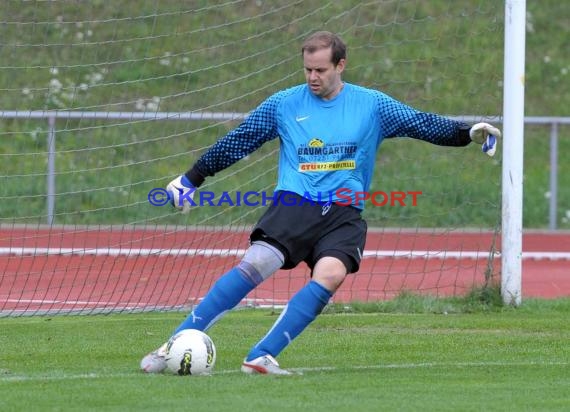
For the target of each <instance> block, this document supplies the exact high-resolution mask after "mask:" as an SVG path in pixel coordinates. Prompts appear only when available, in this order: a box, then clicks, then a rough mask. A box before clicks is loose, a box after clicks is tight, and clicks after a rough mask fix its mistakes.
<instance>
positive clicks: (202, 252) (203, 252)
mask: <svg viewBox="0 0 570 412" xmlns="http://www.w3.org/2000/svg"><path fill="white" fill-rule="evenodd" d="M245 251H246V249H223V248H220V249H158V248H58V247H50V248H41V247H0V256H3V255H4V256H8V255H11V256H53V255H66V256H126V257H138V256H204V257H213V256H220V257H226V256H243V255H244V254H245ZM500 256H501V254H500V253H495V255H494V256H493V258H495V259H497V258H500ZM488 257H489V252H488V251H469V250H465V251H456V250H451V251H448V250H365V251H364V254H363V258H375V259H377V258H408V259H487V258H488ZM522 259H546V260H570V252H522Z"/></svg>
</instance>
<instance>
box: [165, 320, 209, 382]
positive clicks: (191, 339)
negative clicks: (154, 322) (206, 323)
mask: <svg viewBox="0 0 570 412" xmlns="http://www.w3.org/2000/svg"><path fill="white" fill-rule="evenodd" d="M165 359H166V366H167V368H168V370H169V371H170V372H172V373H173V374H176V375H209V374H210V373H212V369H214V364H215V363H216V347H215V346H214V342H213V341H212V339H211V338H210V337H209V336H208V335H206V334H205V333H204V332H201V331H199V330H196V329H186V330H182V331H180V332H178V333H177V334H175V335H174V336H172V337H171V338H170V340H169V341H168V344H167V345H166V356H165Z"/></svg>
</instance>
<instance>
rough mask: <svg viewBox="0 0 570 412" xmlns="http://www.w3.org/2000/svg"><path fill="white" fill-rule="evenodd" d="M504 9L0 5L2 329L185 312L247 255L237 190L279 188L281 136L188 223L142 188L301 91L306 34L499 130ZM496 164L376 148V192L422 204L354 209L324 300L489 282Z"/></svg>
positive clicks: (389, 81) (269, 287) (343, 2)
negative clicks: (358, 226)
mask: <svg viewBox="0 0 570 412" xmlns="http://www.w3.org/2000/svg"><path fill="white" fill-rule="evenodd" d="M502 14H503V10H502V4H501V2H497V1H494V0H476V1H473V0H433V1H429V2H426V1H421V0H394V1H389V0H381V1H365V2H362V1H348V0H340V1H330V2H327V1H301V0H299V1H293V0H291V1H271V2H269V1H251V0H248V1H241V0H227V1H222V0H218V1H210V0H208V1H192V2H183V1H178V0H160V1H159V0H146V1H132V0H127V1H122V2H103V1H101V2H7V3H6V4H5V5H4V6H3V13H2V15H1V17H0V23H1V25H0V27H1V29H0V30H1V33H2V35H1V36H0V42H1V46H2V47H0V89H1V95H0V101H1V106H2V110H1V111H0V124H1V127H0V139H1V140H2V146H1V147H2V148H1V149H0V164H1V167H0V170H1V179H2V184H1V185H0V204H1V207H0V209H1V214H0V315H2V316H19V315H32V314H46V313H50V314H52V313H86V314H87V313H101V312H115V311H147V310H178V309H180V310H187V309H188V308H189V307H191V306H192V305H194V304H196V303H197V302H199V301H200V299H201V298H202V297H203V296H204V294H205V293H206V291H207V290H208V289H209V287H210V286H211V285H212V283H213V282H214V281H215V279H216V278H217V277H218V276H220V275H221V274H223V273H224V272H226V271H227V270H228V269H230V268H231V267H233V266H234V265H235V264H236V262H237V261H239V259H240V257H241V255H242V254H243V252H244V250H245V249H246V248H247V245H248V235H249V231H250V229H251V227H252V225H253V224H254V223H255V222H256V220H257V219H258V218H259V216H260V215H261V213H262V212H263V210H264V209H265V207H264V206H263V205H259V206H257V207H254V206H250V205H247V204H240V205H238V204H237V201H236V199H237V198H236V197H235V196H233V195H235V194H236V193H238V192H240V193H245V192H248V191H254V192H257V193H262V192H263V193H269V194H270V193H271V192H272V191H273V188H274V185H275V180H276V159H277V152H278V150H279V147H278V142H277V141H273V142H270V143H267V144H265V145H264V146H263V147H262V148H261V149H259V150H258V151H256V152H255V153H253V154H252V155H250V156H248V157H246V158H244V159H242V160H241V161H240V162H238V163H236V164H235V165H234V166H233V167H232V168H230V169H227V170H225V171H223V172H221V173H219V174H218V175H216V176H215V177H213V178H209V179H207V181H206V182H205V184H204V185H203V186H202V187H201V190H203V191H209V192H211V193H213V194H214V197H213V198H212V205H205V206H202V207H198V208H195V209H194V210H193V211H192V212H191V213H190V214H188V215H181V214H177V213H175V212H174V211H173V210H172V208H170V207H168V206H158V205H153V204H152V203H153V202H155V200H156V199H159V197H160V196H158V195H157V196H155V197H152V191H153V189H156V188H163V187H165V185H166V184H167V183H168V182H169V181H170V180H172V179H173V178H174V177H176V176H177V175H179V174H181V173H183V172H185V171H186V170H187V169H188V168H189V167H190V166H191V165H192V164H193V162H194V161H196V160H197V159H198V157H199V156H200V155H201V154H202V153H204V151H205V150H206V149H207V148H208V147H209V145H211V144H212V143H213V142H215V141H216V139H218V138H219V137H221V136H223V135H224V134H225V133H227V132H228V131H229V130H231V129H232V128H234V127H235V126H237V125H238V124H239V122H240V121H241V120H242V119H243V118H244V116H246V115H247V113H248V112H249V111H251V110H252V109H253V108H255V107H256V106H257V105H258V104H259V103H261V102H262V101H263V100H264V99H265V98H267V97H268V96H269V95H271V94H272V93H274V92H276V91H278V90H281V89H283V88H286V87H290V86H293V85H296V84H299V83H302V82H304V77H303V72H302V60H301V53H300V44H301V42H302V41H303V39H304V38H305V37H306V36H307V35H309V34H310V33H312V32H313V31H315V30H317V29H326V30H330V31H334V32H336V33H338V34H339V35H340V36H341V37H343V39H344V40H345V41H346V43H347V44H348V66H347V70H346V72H345V80H346V81H349V82H352V83H358V84H361V85H364V86H367V87H372V88H376V89H379V90H381V91H383V92H385V93H387V94H389V95H392V96H393V97H395V98H397V99H399V100H402V101H403V102H405V103H407V104H410V105H412V106H414V107H416V108H418V109H420V110H423V111H430V112H436V113H441V114H445V115H448V116H452V117H457V118H459V119H463V120H466V121H468V122H475V121H482V120H487V121H491V122H493V121H495V122H496V121H497V117H498V116H500V111H501V107H502V106H501V105H502V84H501V78H502V61H503V57H502V56H503V47H502V44H503V25H502V21H503V17H502ZM499 159H500V155H496V157H495V158H493V159H491V158H489V157H487V156H484V155H482V153H481V150H480V148H478V147H475V145H470V146H469V147H467V148H444V147H436V146H432V145H429V144H427V143H423V142H419V141H413V140H412V139H406V138H402V139H391V140H390V141H386V142H384V143H383V145H382V147H381V148H380V150H379V152H378V154H377V167H376V171H375V177H374V180H373V183H372V188H371V190H372V191H374V192H383V193H386V194H391V193H394V192H405V193H408V192H421V194H418V195H417V196H416V199H415V202H412V200H413V199H412V198H411V197H410V196H408V197H406V198H405V200H404V202H390V201H388V202H387V203H386V204H384V205H382V206H379V205H374V204H371V203H370V202H369V203H368V204H367V208H366V210H365V212H364V215H365V218H366V219H367V222H368V226H369V234H368V240H367V244H366V250H365V251H364V257H363V262H362V265H361V269H360V271H359V272H358V273H356V274H352V275H350V276H349V277H348V278H347V280H346V282H345V283H344V284H343V285H342V287H341V289H340V290H339V291H338V293H337V294H336V295H335V298H334V299H335V301H336V302H346V303H349V302H352V301H377V300H382V299H390V298H393V297H394V296H397V295H398V294H400V293H402V292H404V291H410V292H412V293H418V294H429V295H433V296H450V295H463V294H465V293H467V292H468V291H469V290H470V289H472V288H473V287H476V286H481V285H483V284H485V282H488V281H489V280H490V278H491V277H492V275H493V274H496V273H498V265H499V263H500V262H499V260H498V259H496V255H495V248H496V245H495V239H496V237H497V236H496V235H497V231H498V230H499V229H498V228H499V223H500V161H499ZM225 192H227V193H230V194H233V195H232V197H231V199H232V200H233V201H228V200H227V199H226V201H220V196H221V195H222V194H223V193H225ZM155 194H156V192H155ZM159 194H160V193H159ZM258 200H259V199H258ZM260 203H263V202H260ZM414 203H415V204H414ZM291 224H292V225H294V224H295V222H291ZM309 277H310V272H309V270H308V269H307V267H306V266H305V265H304V264H301V265H300V266H299V267H297V268H295V269H293V270H289V271H279V272H278V273H276V274H275V276H273V277H272V278H270V279H268V280H267V281H266V282H264V283H263V284H261V285H260V286H259V287H258V288H257V289H256V290H255V291H253V292H252V293H251V294H250V295H248V296H247V298H246V299H245V300H244V302H243V304H244V305H251V306H266V305H269V306H273V305H282V304H284V303H285V302H286V301H287V300H288V298H289V297H290V296H291V294H292V293H294V292H295V291H296V290H297V289H298V288H299V287H300V286H301V285H302V284H304V283H305V282H306V281H307V279H308V278H309Z"/></svg>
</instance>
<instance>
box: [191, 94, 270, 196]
mask: <svg viewBox="0 0 570 412" xmlns="http://www.w3.org/2000/svg"><path fill="white" fill-rule="evenodd" d="M279 101H280V98H279V95H278V94H276V95H273V96H271V97H269V98H268V99H267V100H265V101H264V102H263V103H261V104H260V105H259V106H258V107H257V108H256V109H255V110H253V111H252V112H251V113H250V114H249V115H248V116H247V118H246V119H245V120H244V121H243V122H242V123H241V124H240V125H239V126H238V127H237V128H235V129H233V130H232V131H230V132H229V133H228V134H226V135H225V136H224V137H222V138H221V139H219V140H218V141H217V142H216V143H214V144H213V145H212V146H211V147H210V148H209V149H208V150H207V151H206V152H205V153H204V154H203V155H202V156H201V157H200V158H199V159H198V161H197V162H196V164H195V165H194V166H193V167H192V169H190V170H189V171H188V172H187V173H186V176H187V177H188V178H189V179H190V181H191V182H192V183H193V184H194V185H195V186H196V187H197V186H199V185H200V184H202V182H203V181H204V178H205V177H207V176H214V175H215V174H216V173H218V172H220V171H222V170H224V169H226V168H228V167H230V166H231V165H233V164H234V163H236V162H237V161H238V160H240V159H243V158H244V157H246V156H247V155H249V154H250V153H252V152H254V151H255V150H257V149H259V147H261V146H262V145H263V144H264V143H265V142H267V141H269V140H272V139H275V138H276V137H278V132H277V106H278V104H279Z"/></svg>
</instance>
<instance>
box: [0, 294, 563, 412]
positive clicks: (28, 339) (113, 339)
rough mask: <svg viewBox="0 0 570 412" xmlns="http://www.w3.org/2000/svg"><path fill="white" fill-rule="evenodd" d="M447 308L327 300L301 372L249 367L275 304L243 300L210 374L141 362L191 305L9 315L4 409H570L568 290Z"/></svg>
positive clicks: (293, 351) (293, 354)
mask: <svg viewBox="0 0 570 412" xmlns="http://www.w3.org/2000/svg"><path fill="white" fill-rule="evenodd" d="M447 307H448V309H449V310H450V311H449V312H447V313H449V314H445V313H446V311H444V308H445V306H441V307H439V308H438V309H435V310H434V308H426V310H420V311H418V312H417V313H399V311H398V310H397V309H394V308H392V309H391V311H390V312H389V313H379V312H376V313H363V312H360V313H338V312H339V311H338V310H337V311H331V312H330V313H325V314H323V315H322V316H320V317H319V318H318V319H317V320H316V321H315V322H314V323H313V324H312V325H311V326H309V328H308V329H307V330H306V331H305V333H304V334H302V335H301V336H300V337H299V338H298V339H297V340H296V341H295V342H293V344H292V345H291V346H290V347H289V348H287V349H286V350H285V351H284V352H283V353H282V354H281V356H280V357H279V359H280V362H281V365H282V366H283V367H286V368H290V369H291V370H294V371H297V372H302V375H298V376H293V377H275V376H269V377H267V376H246V375H243V374H242V373H241V372H239V365H240V362H241V360H242V358H243V356H244V355H245V354H246V353H247V351H248V349H249V347H250V346H251V345H252V344H253V343H255V341H256V340H257V339H258V338H259V337H261V336H262V335H263V334H264V333H265V332H266V330H267V328H268V327H270V325H271V324H272V323H273V321H274V320H275V319H276V316H277V313H275V312H269V311H264V310H242V311H234V312H232V313H230V314H228V315H227V316H226V318H224V319H222V320H221V321H220V322H219V323H218V324H216V325H215V326H214V327H213V328H212V329H211V330H210V331H209V334H210V336H211V337H212V338H213V339H214V341H215V342H216V345H217V354H218V359H217V363H216V368H215V371H214V374H213V376H210V377H178V376H170V375H166V376H165V375H145V374H143V373H141V372H139V371H138V363H139V360H140V358H141V357H142V356H143V355H144V354H145V353H146V351H148V350H150V349H152V348H154V347H156V346H158V345H159V344H160V343H161V342H162V341H163V340H164V339H165V337H166V336H168V335H169V333H170V332H171V331H172V330H173V328H174V327H175V326H176V325H177V324H178V323H179V322H180V321H181V320H182V318H183V317H184V314H181V313H168V314H160V313H155V314H136V315H110V316H90V317H81V316H75V317H73V316H72V317H65V316H60V317H53V318H47V317H34V318H8V319H0V330H2V333H1V335H0V346H1V347H2V358H1V359H2V360H1V363H0V393H1V394H2V396H1V397H0V410H2V411H6V412H7V411H21V410H32V411H33V410H37V411H72V410H82V411H91V410H97V411H102V410H105V411H135V410H136V411H146V410H148V411H157V410H160V411H169V410H172V411H173V410H196V411H197V410H200V411H206V410H207V411H298V410H306V411H329V412H330V411H346V410H351V411H394V410H423V411H435V410H437V411H482V410H485V411H507V410H509V411H512V410H528V411H567V410H569V409H570V347H569V346H568V342H569V341H570V328H569V326H568V318H569V316H570V299H561V300H551V301H540V300H527V301H525V302H524V304H523V305H522V306H521V307H520V308H518V309H512V308H511V309H504V308H491V309H487V310H484V309H482V308H479V309H478V310H475V311H473V312H472V313H466V312H465V311H464V312H463V313H459V312H458V313H453V314H452V312H453V308H454V303H451V302H448V303H447ZM332 312H336V313H332ZM430 312H437V313H430Z"/></svg>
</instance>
